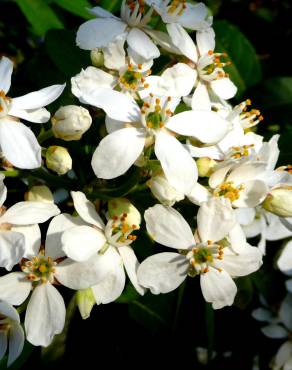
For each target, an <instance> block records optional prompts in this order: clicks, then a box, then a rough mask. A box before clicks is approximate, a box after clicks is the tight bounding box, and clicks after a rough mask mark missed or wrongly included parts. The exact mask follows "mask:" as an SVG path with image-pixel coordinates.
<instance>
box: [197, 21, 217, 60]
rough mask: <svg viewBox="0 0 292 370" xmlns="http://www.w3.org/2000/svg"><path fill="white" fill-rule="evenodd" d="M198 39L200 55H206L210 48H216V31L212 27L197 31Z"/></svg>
mask: <svg viewBox="0 0 292 370" xmlns="http://www.w3.org/2000/svg"><path fill="white" fill-rule="evenodd" d="M196 41H197V45H198V49H199V51H200V55H205V54H207V53H208V51H209V50H211V51H213V50H214V49H215V32H214V30H213V28H212V27H209V28H207V29H203V30H199V31H197V33H196Z"/></svg>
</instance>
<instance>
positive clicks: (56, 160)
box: [46, 145, 72, 175]
mask: <svg viewBox="0 0 292 370" xmlns="http://www.w3.org/2000/svg"><path fill="white" fill-rule="evenodd" d="M46 165H47V167H48V168H49V169H50V170H52V171H54V172H57V174H58V175H65V173H67V172H68V171H70V170H71V168H72V158H71V157H70V154H69V152H68V149H66V148H63V147H62V146H56V145H54V146H50V147H49V148H48V149H47V152H46Z"/></svg>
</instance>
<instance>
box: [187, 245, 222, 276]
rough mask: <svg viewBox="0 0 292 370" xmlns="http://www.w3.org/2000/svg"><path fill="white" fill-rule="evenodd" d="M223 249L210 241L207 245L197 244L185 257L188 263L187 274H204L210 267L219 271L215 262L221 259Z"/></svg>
mask: <svg viewBox="0 0 292 370" xmlns="http://www.w3.org/2000/svg"><path fill="white" fill-rule="evenodd" d="M223 248H224V247H223V246H221V245H218V244H214V243H212V241H210V240H208V242H207V243H200V244H197V245H196V246H195V247H194V248H192V250H191V251H189V252H188V254H187V256H186V257H187V259H188V260H189V263H190V267H189V272H188V274H189V275H190V276H195V275H198V274H202V273H203V274H205V273H206V272H208V271H209V267H210V266H212V267H213V268H215V269H217V270H218V271H221V269H219V268H217V267H216V266H215V262H216V260H222V259H223V254H224V253H223Z"/></svg>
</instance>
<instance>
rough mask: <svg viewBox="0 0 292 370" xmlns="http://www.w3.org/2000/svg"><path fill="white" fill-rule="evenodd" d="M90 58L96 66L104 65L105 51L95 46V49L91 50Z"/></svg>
mask: <svg viewBox="0 0 292 370" xmlns="http://www.w3.org/2000/svg"><path fill="white" fill-rule="evenodd" d="M90 59H91V63H92V65H93V66H94V67H97V68H99V67H103V66H104V56H103V52H102V50H101V49H99V48H95V49H93V50H91V52H90Z"/></svg>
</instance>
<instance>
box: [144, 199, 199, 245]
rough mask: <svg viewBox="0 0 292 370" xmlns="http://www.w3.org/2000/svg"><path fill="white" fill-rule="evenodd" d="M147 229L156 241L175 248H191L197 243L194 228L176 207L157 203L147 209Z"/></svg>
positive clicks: (145, 217)
mask: <svg viewBox="0 0 292 370" xmlns="http://www.w3.org/2000/svg"><path fill="white" fill-rule="evenodd" d="M144 219H145V221H146V228H147V231H148V233H149V235H150V237H151V238H152V239H154V240H155V241H156V242H158V243H160V244H162V245H165V246H167V247H170V248H175V249H189V248H191V247H193V246H194V245H195V239H194V236H193V234H192V230H191V228H190V226H189V224H188V223H187V222H186V220H185V219H184V218H183V216H182V215H181V214H180V213H179V212H178V211H176V210H175V209H174V208H171V207H166V206H162V205H161V204H156V205H155V206H154V207H150V208H148V209H147V210H146V211H145V214H144Z"/></svg>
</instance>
